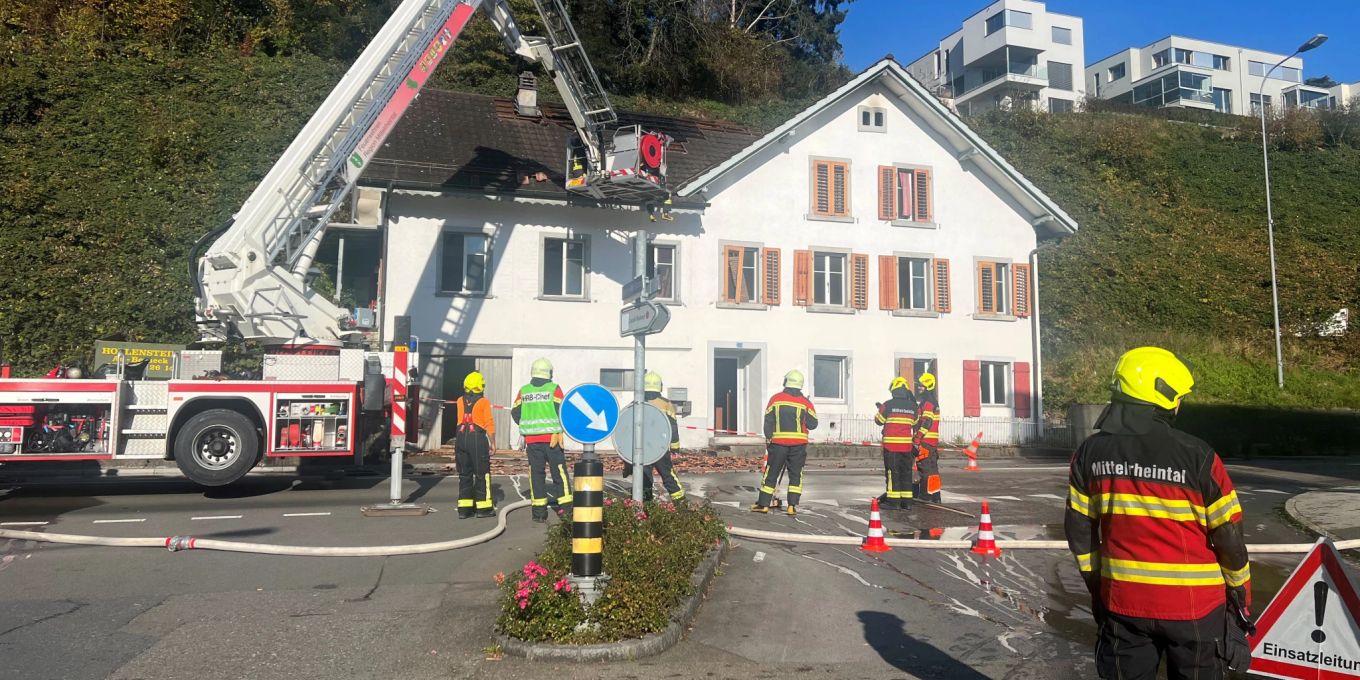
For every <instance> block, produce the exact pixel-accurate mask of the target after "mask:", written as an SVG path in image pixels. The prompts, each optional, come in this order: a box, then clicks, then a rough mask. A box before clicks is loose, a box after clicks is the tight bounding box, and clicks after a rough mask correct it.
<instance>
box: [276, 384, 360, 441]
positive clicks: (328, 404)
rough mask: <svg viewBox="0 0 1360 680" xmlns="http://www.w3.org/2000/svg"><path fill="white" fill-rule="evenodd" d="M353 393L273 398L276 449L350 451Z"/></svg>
mask: <svg viewBox="0 0 1360 680" xmlns="http://www.w3.org/2000/svg"><path fill="white" fill-rule="evenodd" d="M353 402H354V397H353V395H351V394H299V395H290V396H286V397H283V396H280V397H276V398H275V401H274V434H273V439H274V442H273V444H274V451H275V452H276V453H291V454H297V453H317V452H322V451H349V450H350V448H351V447H350V441H351V435H350V430H351V428H352V427H353V422H352V419H351V417H350V416H351V415H352V413H353V405H354V403H353Z"/></svg>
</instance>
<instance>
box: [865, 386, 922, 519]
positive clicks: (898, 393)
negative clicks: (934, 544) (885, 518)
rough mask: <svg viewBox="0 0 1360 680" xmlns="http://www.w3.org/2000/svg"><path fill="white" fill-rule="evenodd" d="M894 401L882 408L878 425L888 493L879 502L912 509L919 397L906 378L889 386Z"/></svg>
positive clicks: (888, 401)
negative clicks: (881, 429) (881, 428)
mask: <svg viewBox="0 0 1360 680" xmlns="http://www.w3.org/2000/svg"><path fill="white" fill-rule="evenodd" d="M888 391H889V392H890V393H891V394H892V398H891V399H889V400H887V401H885V402H883V403H881V404H879V405H878V413H877V414H875V415H874V422H875V423H878V424H879V425H881V426H883V474H884V478H885V482H886V485H887V487H888V489H887V493H885V494H883V496H882V497H881V498H880V499H879V500H880V501H882V502H884V503H886V504H888V507H892V506H893V505H894V504H895V505H896V506H897V507H898V508H900V509H902V510H908V509H910V508H911V499H912V490H911V487H912V479H911V469H912V467H913V465H912V463H913V462H914V457H913V455H912V454H913V452H914V451H915V448H914V447H913V445H912V439H913V438H914V436H915V428H916V397H914V396H912V393H911V383H910V382H908V381H907V379H906V378H903V377H902V376H897V377H895V378H893V380H892V383H891V384H890V385H889V386H888Z"/></svg>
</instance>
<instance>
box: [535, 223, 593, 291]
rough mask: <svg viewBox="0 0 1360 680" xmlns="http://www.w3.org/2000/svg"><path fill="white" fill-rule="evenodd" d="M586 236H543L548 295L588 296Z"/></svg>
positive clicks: (544, 282)
mask: <svg viewBox="0 0 1360 680" xmlns="http://www.w3.org/2000/svg"><path fill="white" fill-rule="evenodd" d="M588 267H589V265H588V263H587V262H586V240H585V239H584V238H545V239H543V290H542V294H543V295H544V296H546V297H577V298H579V297H585V294H586V273H587V271H589V269H588Z"/></svg>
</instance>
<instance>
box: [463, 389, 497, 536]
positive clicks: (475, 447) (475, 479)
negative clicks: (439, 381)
mask: <svg viewBox="0 0 1360 680" xmlns="http://www.w3.org/2000/svg"><path fill="white" fill-rule="evenodd" d="M484 392H486V380H485V379H483V378H482V374H481V373H478V372H477V371H473V372H471V373H469V374H467V377H466V378H464V379H463V396H461V397H458V401H457V405H458V431H457V434H455V435H454V453H455V462H456V463H457V465H458V519H467V518H469V517H472V516H473V515H474V513H475V514H476V516H477V517H495V516H496V504H495V503H494V502H493V501H492V500H491V454H492V453H494V452H495V446H494V445H493V444H492V437H495V436H496V421H494V420H492V418H491V401H490V400H489V399H487V398H486V396H485V395H484Z"/></svg>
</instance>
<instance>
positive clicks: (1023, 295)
mask: <svg viewBox="0 0 1360 680" xmlns="http://www.w3.org/2000/svg"><path fill="white" fill-rule="evenodd" d="M1011 272H1012V277H1013V279H1014V280H1013V281H1012V284H1013V285H1012V286H1011V290H1012V291H1013V294H1014V295H1015V300H1014V301H1013V303H1012V304H1011V308H1012V309H1014V310H1015V315H1016V316H1018V317H1020V318H1025V317H1028V316H1029V315H1030V297H1029V290H1030V281H1029V265H1027V264H1016V265H1011Z"/></svg>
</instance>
